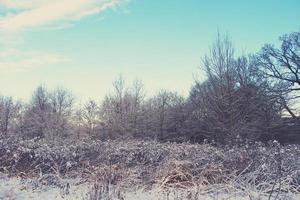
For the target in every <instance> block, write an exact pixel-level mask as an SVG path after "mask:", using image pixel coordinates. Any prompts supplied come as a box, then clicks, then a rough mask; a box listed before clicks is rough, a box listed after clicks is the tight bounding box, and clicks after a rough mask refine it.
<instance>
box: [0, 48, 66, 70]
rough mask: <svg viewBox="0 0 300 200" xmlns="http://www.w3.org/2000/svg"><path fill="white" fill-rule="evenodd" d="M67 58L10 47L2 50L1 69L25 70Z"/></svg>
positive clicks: (0, 55)
mask: <svg viewBox="0 0 300 200" xmlns="http://www.w3.org/2000/svg"><path fill="white" fill-rule="evenodd" d="M66 60H67V59H66V58H64V57H62V56H60V55H57V54H52V53H45V52H35V51H27V52H23V51H19V50H16V49H9V50H7V51H1V52H0V70H1V71H8V72H23V71H27V70H31V69H34V68H37V67H43V66H47V65H51V64H56V63H60V62H64V61H66Z"/></svg>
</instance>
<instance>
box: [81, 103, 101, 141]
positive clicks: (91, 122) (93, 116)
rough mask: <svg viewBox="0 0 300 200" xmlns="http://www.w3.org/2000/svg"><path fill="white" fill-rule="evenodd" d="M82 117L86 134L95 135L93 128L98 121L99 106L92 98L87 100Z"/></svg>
mask: <svg viewBox="0 0 300 200" xmlns="http://www.w3.org/2000/svg"><path fill="white" fill-rule="evenodd" d="M82 118H83V121H84V122H85V124H86V128H87V134H88V135H89V136H94V135H95V128H96V127H97V126H98V125H99V123H100V113H99V106H98V105H97V103H96V102H95V101H93V100H89V101H88V102H87V103H86V104H85V105H84V109H83V111H82Z"/></svg>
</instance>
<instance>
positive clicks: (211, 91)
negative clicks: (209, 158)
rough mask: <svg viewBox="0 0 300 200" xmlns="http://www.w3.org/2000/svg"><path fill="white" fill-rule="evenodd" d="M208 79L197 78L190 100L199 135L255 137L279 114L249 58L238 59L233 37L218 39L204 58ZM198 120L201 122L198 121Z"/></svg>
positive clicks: (222, 138) (228, 138)
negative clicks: (267, 122)
mask: <svg viewBox="0 0 300 200" xmlns="http://www.w3.org/2000/svg"><path fill="white" fill-rule="evenodd" d="M202 69H204V70H205V72H206V75H207V80H206V81H205V82H202V83H201V82H200V81H198V80H196V82H195V84H194V86H193V87H192V90H191V93H190V98H189V102H190V103H191V104H192V106H190V113H191V120H190V121H191V122H192V126H191V127H195V128H194V131H195V132H196V135H198V136H197V137H199V136H200V137H199V138H210V139H214V140H218V142H220V143H224V142H226V143H229V142H232V141H233V140H234V139H235V138H237V137H243V138H244V139H246V138H247V139H254V138H256V137H259V135H260V133H261V132H263V131H264V130H262V129H263V126H262V123H266V120H269V121H270V120H272V119H274V117H275V116H278V115H277V114H278V110H276V109H275V107H276V106H275V105H276V100H273V101H271V98H270V96H269V95H268V93H267V90H266V88H267V87H266V86H265V85H264V84H265V82H264V81H263V80H260V79H259V77H258V76H256V74H255V73H253V70H255V65H253V64H252V63H251V62H249V61H248V59H247V58H246V57H240V58H235V57H234V49H233V45H232V44H231V42H230V40H229V39H228V38H227V37H225V38H224V39H221V38H220V35H218V38H217V40H216V42H215V43H214V45H213V47H212V49H211V51H210V54H209V55H207V56H205V57H204V59H203V66H202ZM195 121H196V122H197V121H198V124H196V123H195Z"/></svg>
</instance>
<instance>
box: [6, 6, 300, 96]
mask: <svg viewBox="0 0 300 200" xmlns="http://www.w3.org/2000/svg"><path fill="white" fill-rule="evenodd" d="M299 10H300V1H299V0H244V1H237V0H226V1H225V0H223V1H221V0H0V94H3V95H10V96H13V97H15V99H22V100H25V101H26V100H29V99H30V97H31V94H32V92H33V91H34V89H35V88H36V87H37V86H38V85H41V84H43V85H45V86H47V87H48V88H55V87H57V86H60V87H65V88H67V89H70V90H71V91H72V92H73V94H74V95H75V97H76V98H77V99H79V100H85V99H88V98H92V99H96V100H98V99H99V100H100V99H102V98H103V97H104V96H105V94H107V93H108V92H110V91H111V89H112V82H113V81H114V80H115V79H116V78H117V77H118V76H119V75H120V74H122V76H123V77H124V78H125V80H126V82H127V83H128V85H129V84H130V83H131V82H132V81H133V80H134V79H140V80H142V81H143V82H144V84H145V88H146V91H147V94H148V95H152V94H155V93H156V92H158V91H159V90H160V89H161V88H165V89H168V90H171V91H177V92H178V93H179V94H182V95H187V94H188V92H189V89H190V87H191V85H192V84H193V81H194V78H195V77H199V78H200V79H203V78H204V76H203V74H202V73H201V71H200V70H199V67H200V65H201V58H202V57H203V56H204V55H205V54H206V53H207V52H208V51H209V48H210V46H211V44H212V42H213V41H214V39H215V38H216V35H217V32H218V31H219V32H220V33H221V34H227V35H229V36H230V38H231V39H232V41H233V43H234V46H235V48H236V52H237V53H238V54H247V53H255V52H257V51H259V49H260V48H261V47H262V45H263V44H265V43H272V44H277V45H278V44H279V43H278V37H279V36H280V35H282V34H285V33H291V32H293V31H300V12H299Z"/></svg>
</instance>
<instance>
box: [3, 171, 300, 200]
mask: <svg viewBox="0 0 300 200" xmlns="http://www.w3.org/2000/svg"><path fill="white" fill-rule="evenodd" d="M64 181H65V182H68V183H69V184H70V187H69V190H68V192H66V187H59V186H46V185H38V186H37V185H36V183H35V181H33V180H30V179H21V178H16V177H13V178H8V177H7V176H5V175H3V174H0V200H27V199H28V200H77V199H78V200H84V199H87V193H88V191H89V186H88V185H87V184H85V183H82V184H78V180H64ZM121 196H122V197H123V199H124V200H165V199H168V200H185V199H186V200H188V199H195V200H200V199H204V200H206V199H207V200H231V199H232V200H246V199H247V200H249V199H253V200H264V199H268V198H269V197H268V195H263V194H260V193H259V192H258V191H248V192H238V191H236V192H234V193H233V192H231V193H227V192H226V190H223V189H216V190H213V191H211V192H207V193H202V194H201V192H196V191H193V190H190V191H184V190H173V191H172V190H171V191H169V192H166V191H164V192H163V191H161V190H155V189H153V190H151V191H144V190H137V191H134V192H133V191H130V192H129V191H128V192H126V193H124V192H123V193H122V195H121ZM275 196H276V194H274V197H273V198H272V199H274V198H275ZM112 199H114V198H112ZM119 199H122V198H116V200H119ZM277 199H278V200H279V199H282V200H298V199H300V195H299V194H286V195H281V196H279V198H277ZM99 200H100V199H99ZM104 200H106V199H104Z"/></svg>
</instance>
